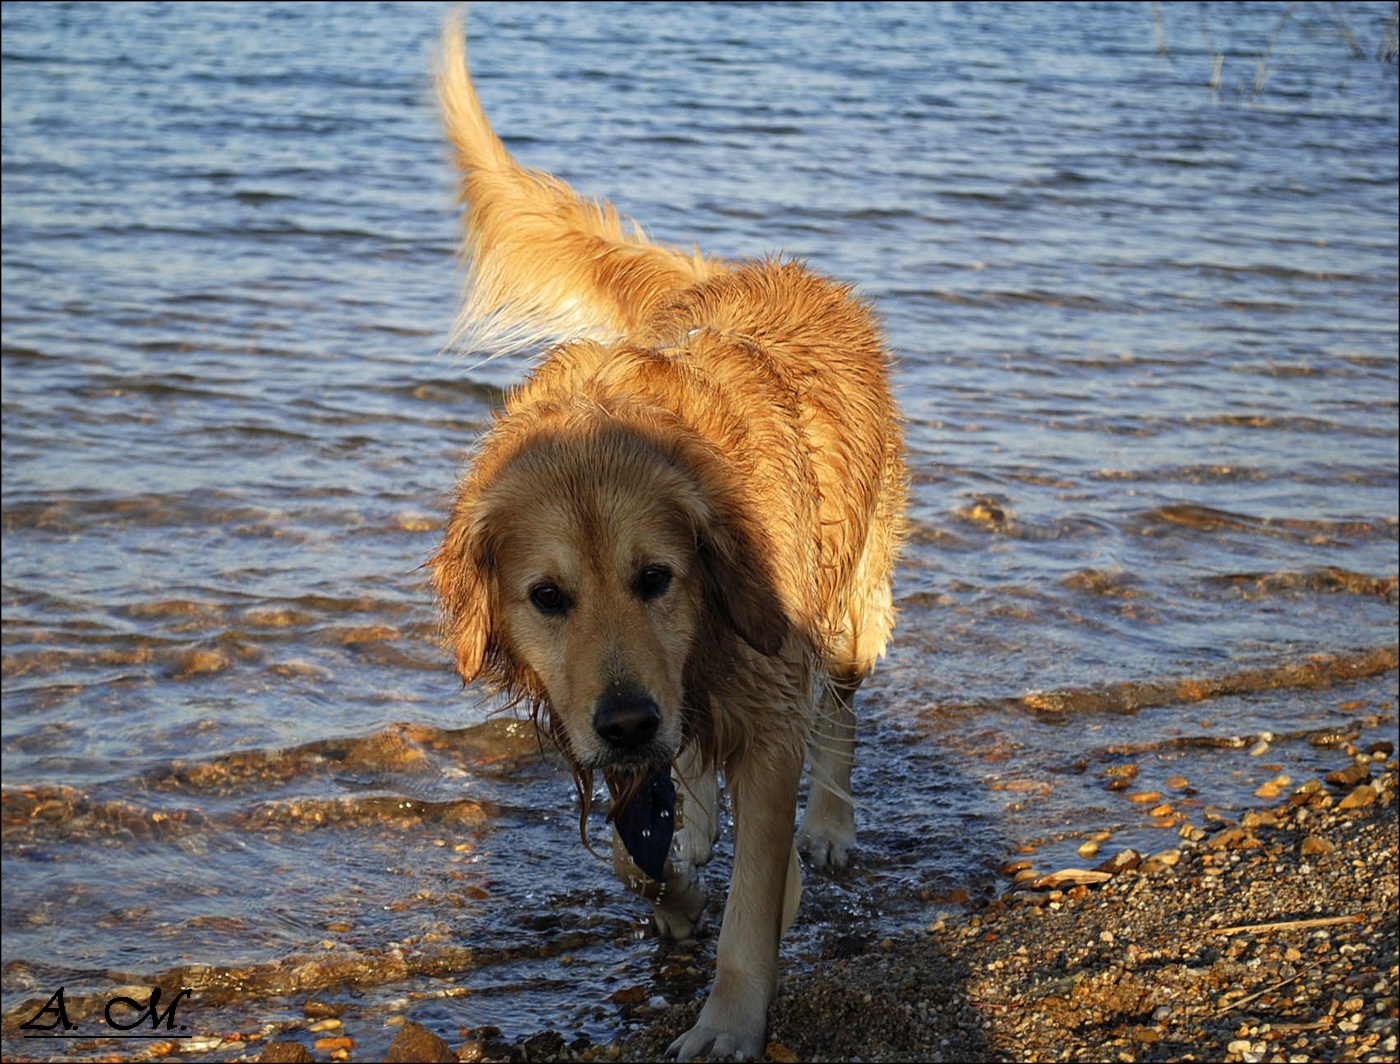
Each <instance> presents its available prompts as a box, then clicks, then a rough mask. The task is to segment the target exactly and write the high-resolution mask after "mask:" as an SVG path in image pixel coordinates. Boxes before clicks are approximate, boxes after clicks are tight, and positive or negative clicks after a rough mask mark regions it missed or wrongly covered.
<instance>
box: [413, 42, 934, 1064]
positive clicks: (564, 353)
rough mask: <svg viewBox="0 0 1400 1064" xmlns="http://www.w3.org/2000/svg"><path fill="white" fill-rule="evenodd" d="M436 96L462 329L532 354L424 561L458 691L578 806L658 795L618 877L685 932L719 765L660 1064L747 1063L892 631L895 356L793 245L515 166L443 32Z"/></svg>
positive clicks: (834, 828)
mask: <svg viewBox="0 0 1400 1064" xmlns="http://www.w3.org/2000/svg"><path fill="white" fill-rule="evenodd" d="M438 95H439V98H440V101H441V106H442V109H443V114H444V119H445V125H446V130H447V134H448V137H449V140H450V141H451V144H452V146H453V148H454V151H455V160H456V164H457V168H458V170H459V171H460V175H461V199H462V202H463V204H464V206H465V211H464V229H465V238H464V252H465V255H466V257H467V261H468V263H469V267H468V276H467V296H466V301H465V306H464V311H463V319H462V320H463V326H464V331H465V332H466V333H467V335H469V336H470V337H471V339H472V342H473V343H474V344H475V345H476V346H477V347H478V348H480V347H483V346H487V345H495V346H497V347H500V346H520V345H549V346H548V347H547V350H546V354H545V357H544V359H543V361H542V362H541V363H540V364H539V365H538V366H537V367H536V368H535V369H534V371H533V372H532V373H530V375H529V377H528V379H527V380H526V381H525V382H524V383H523V384H522V385H521V386H520V387H519V388H518V389H517V390H515V391H514V392H513V393H512V394H511V395H510V396H509V398H508V400H507V403H506V407H505V411H504V413H503V415H502V416H500V417H499V418H498V419H497V420H496V422H495V424H494V426H493V427H492V429H491V430H490V431H489V433H488V434H487V435H486V437H485V438H484V440H483V441H482V443H481V446H480V449H479V451H478V453H477V455H476V457H475V459H474V460H473V461H472V462H471V464H470V466H469V467H468V469H467V470H466V472H465V474H464V475H463V476H462V478H461V481H460V483H459V484H458V488H457V496H456V502H455V505H454V506H453V509H452V513H451V516H450V519H449V522H448V526H447V531H446V534H445V536H444V539H443V541H442V544H441V546H440V548H439V549H438V550H437V552H436V553H435V555H434V556H433V557H432V558H431V560H430V562H429V568H430V570H431V575H432V581H433V584H434V588H435V590H436V593H437V596H438V599H439V601H440V604H441V606H442V609H443V615H444V630H445V634H446V638H447V641H448V643H449V645H450V648H451V651H452V653H453V654H454V655H455V658H456V665H457V670H458V672H459V673H460V674H461V677H462V679H463V681H464V682H469V681H472V680H474V679H477V678H481V679H482V680H483V681H485V682H486V683H487V684H488V686H490V687H491V688H493V689H494V690H496V691H498V692H501V693H503V694H505V695H507V696H509V697H512V698H515V699H518V700H521V701H523V702H525V703H526V704H528V705H530V706H532V707H533V708H534V709H535V710H536V711H537V713H538V717H537V719H538V720H539V722H540V724H541V726H542V727H543V728H544V729H545V730H546V731H547V732H548V733H549V734H550V735H551V736H552V737H553V738H554V740H555V741H556V742H557V743H558V745H559V746H560V747H561V749H562V750H563V751H564V752H565V754H566V755H567V756H568V758H569V761H570V763H571V764H572V766H573V768H574V771H575V774H576V778H577V780H578V782H579V787H580V793H581V795H582V796H583V799H584V803H585V812H584V815H585V817H586V815H587V803H588V800H589V798H590V797H591V794H592V789H593V774H594V773H595V772H598V773H601V774H602V775H603V777H604V778H605V779H606V780H607V782H608V784H609V787H610V789H611V790H612V792H613V796H614V798H613V808H614V811H615V812H616V810H617V809H618V808H620V807H621V806H623V805H625V804H626V802H627V801H628V800H630V798H631V795H632V792H633V791H635V790H636V789H637V788H638V786H640V785H641V784H642V783H643V782H644V781H645V780H646V778H647V777H648V775H649V774H651V773H654V772H655V771H656V770H657V769H658V767H664V766H667V765H670V766H672V772H673V774H674V776H675V778H676V780H677V782H678V786H679V794H680V809H679V811H678V815H677V821H678V822H677V829H678V830H677V833H676V837H675V841H674V844H673V846H672V849H671V852H670V857H669V860H668V861H667V865H666V871H665V877H664V885H663V883H662V882H658V881H656V880H654V879H652V878H651V877H648V876H647V875H645V874H644V873H642V872H641V871H640V869H639V868H638V867H637V866H636V864H634V863H633V861H632V859H631V857H630V856H629V854H628V853H627V850H626V849H625V848H624V847H623V846H622V845H621V843H620V842H619V841H618V839H617V837H616V835H615V836H614V843H613V858H614V864H615V866H616V868H617V870H618V873H619V875H621V876H622V878H623V879H624V881H625V882H628V883H629V885H631V886H632V887H633V889H635V890H638V891H639V892H640V893H642V894H643V895H644V896H646V897H648V898H649V899H650V900H651V901H652V903H653V906H654V917H655V923H656V926H657V929H658V930H659V932H660V933H661V934H662V935H665V936H668V937H672V938H678V939H684V938H687V937H689V936H690V935H691V934H692V933H693V931H694V928H695V926H696V923H697V921H698V919H699V917H700V912H701V909H702V908H703V906H704V902H705V892H704V887H703V885H702V884H701V881H700V877H699V874H698V872H697V871H696V869H697V868H698V867H699V866H700V865H703V864H704V863H705V862H706V861H707V860H708V859H709V856H710V852H711V848H712V846H713V844H714V842H715V840H716V834H717V830H718V824H719V818H718V811H717V808H716V802H717V783H716V772H722V773H723V776H724V780H725V785H726V787H727V789H728V792H729V795H730V800H731V802H732V806H733V815H734V821H735V856H734V871H733V875H732V881H731V884H730V890H729V896H728V901H727V904H726V906H725V910H724V917H723V921H722V925H721V930H720V937H719V945H718V952H717V961H716V977H715V982H714V986H713V988H712V990H711V993H710V995H709V997H708V999H707V1000H706V1003H705V1005H704V1008H703V1010H702V1011H701V1013H700V1016H699V1019H698V1022H697V1023H696V1025H695V1027H694V1028H692V1029H691V1030H690V1031H689V1032H687V1033H686V1034H684V1035H683V1036H682V1037H681V1038H679V1039H678V1040H677V1041H676V1042H675V1043H674V1044H673V1045H672V1046H671V1055H673V1056H680V1057H682V1058H686V1059H688V1058H691V1057H695V1056H733V1055H734V1054H736V1053H738V1054H742V1055H746V1056H749V1057H757V1056H759V1055H761V1053H762V1051H763V1047H764V1044H765V1043H764V1035H765V1030H766V1022H767V1008H768V1004H769V1003H770V1001H771V999H772V996H773V993H774V991H775V989H776V985H777V977H778V949H779V940H780V938H781V936H782V933H783V931H784V930H785V928H786V926H787V924H788V922H789V921H790V920H791V918H792V916H793V913H794V912H795V910H796V903H797V899H798V896H799V892H800V878H799V875H800V874H799V864H798V859H797V851H796V849H795V847H794V840H793V828H794V823H795V818H796V807H797V799H798V788H799V782H800V777H801V772H802V767H803V764H804V760H805V759H806V757H807V756H808V754H809V753H810V758H811V774H810V777H811V786H810V793H809V798H808V802H807V807H806V810H805V813H804V816H803V820H802V824H801V827H800V829H799V830H798V833H797V841H798V843H800V845H801V846H802V848H803V849H804V850H805V851H806V853H807V855H808V861H809V863H810V864H811V865H812V866H815V867H827V868H834V869H839V868H842V867H843V866H844V865H845V864H846V862H847V858H848V853H849V850H850V847H851V845H852V843H853V842H854V839H855V822H854V815H853V810H852V805H851V796H850V776H851V763H852V757H853V748H854V737H855V717H854V713H853V710H852V699H853V697H854V695H855V692H856V689H857V688H858V687H859V685H860V683H861V681H862V680H863V679H864V678H865V677H866V676H867V675H868V674H869V672H870V671H871V669H872V668H873V667H874V665H875V663H876V661H877V659H878V658H879V657H880V656H881V655H882V654H883V653H884V650H885V646H886V642H887V640H888V638H889V635H890V631H891V628H892V626H893V624H894V609H893V603H892V598H891V574H892V569H893V565H894V559H895V553H896V550H897V548H898V544H899V542H900V538H901V533H902V527H903V518H902V514H903V510H904V500H905V492H906V482H905V481H906V477H905V470H904V465H903V460H902V448H901V434H900V422H899V418H898V414H897V411H896V407H895V404H894V401H893V399H892V396H891V392H890V386H889V379H888V378H889V358H888V355H887V353H886V351H885V348H884V346H883V343H882V340H881V337H880V334H879V331H878V329H877V326H876V324H875V322H874V319H873V316H872V314H871V312H870V310H869V308H868V307H867V306H866V305H865V304H864V303H862V302H861V301H860V300H859V299H858V298H857V297H856V296H855V295H854V294H853V293H852V291H851V290H850V289H849V288H848V287H846V286H844V285H840V284H836V283H833V282H832V281H829V280H827V279H825V278H822V277H819V276H817V275H816V274H814V273H812V272H811V271H809V270H808V269H806V268H805V267H804V266H802V265H800V264H798V263H795V262H790V261H781V260H775V259H765V260H758V261H752V262H724V261H719V260H715V259H711V258H707V257H705V256H703V255H701V254H700V253H699V252H690V253H687V252H681V251H676V250H672V249H669V248H664V247H661V246H658V245H655V244H653V243H651V242H650V241H648V240H647V238H646V237H645V236H644V235H643V234H642V232H641V231H640V229H637V228H636V227H634V226H633V227H628V226H625V225H624V223H623V222H622V220H621V219H620V218H619V217H618V215H617V213H616V212H615V211H614V210H613V208H612V207H611V206H609V205H607V204H606V203H598V202H593V201H589V200H585V199H583V198H581V197H579V196H578V195H577V194H576V193H575V192H574V191H573V190H572V189H570V188H569V187H568V186H567V185H565V184H563V183H562V182H560V181H559V180H558V179H556V178H554V177H551V176H549V175H547V174H542V173H539V172H536V171H532V170H528V169H525V168H523V167H521V166H520V165H519V164H518V163H517V162H516V161H515V160H514V159H513V158H512V157H511V155H510V154H509V152H508V151H507V150H506V148H505V147H504V145H503V144H502V143H501V141H500V139H499V138H498V137H497V136H496V134H495V133H494V132H493V130H492V128H491V126H490V124H489V123H488V121H487V119H486V118H485V116H484V114H483V112H482V109H481V105H480V102H479V100H478V98H477V95H476V92H475V89H474V88H473V86H472V83H471V80H470V76H469V74H468V72H467V66H466V56H465V49H464V46H463V37H462V31H461V27H460V25H459V24H457V23H456V22H455V21H451V22H449V24H448V26H447V28H446V31H445V33H444V38H443V56H442V63H441V67H440V70H439V74H438Z"/></svg>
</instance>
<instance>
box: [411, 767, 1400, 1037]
mask: <svg viewBox="0 0 1400 1064" xmlns="http://www.w3.org/2000/svg"><path fill="white" fill-rule="evenodd" d="M1386 753H1388V752H1386ZM1396 792H1397V787H1396V772H1395V763H1394V759H1393V754H1392V755H1391V756H1390V757H1389V758H1386V757H1385V756H1384V754H1380V755H1378V756H1377V757H1376V759H1375V760H1374V761H1373V760H1372V759H1371V758H1369V757H1368V756H1367V755H1366V754H1364V753H1361V752H1357V757H1356V760H1355V762H1354V764H1353V766H1352V768H1351V769H1350V770H1347V771H1346V772H1337V773H1333V774H1332V775H1331V776H1329V777H1328V779H1327V780H1326V781H1323V780H1314V781H1310V782H1308V783H1305V784H1304V785H1303V786H1300V787H1296V788H1292V789H1290V791H1289V792H1288V793H1286V794H1283V795H1281V796H1280V799H1279V800H1278V801H1276V802H1270V803H1269V804H1267V805H1265V806H1263V807H1261V808H1260V809H1258V810H1255V811H1253V812H1250V813H1247V814H1245V815H1243V816H1241V817H1240V818H1239V819H1238V820H1229V819H1223V818H1221V819H1215V820H1212V821H1211V822H1210V823H1209V824H1208V825H1207V826H1206V827H1204V828H1201V827H1197V828H1194V829H1191V828H1188V829H1186V831H1185V836H1186V837H1183V838H1181V839H1180V840H1179V845H1178V846H1177V847H1176V848H1174V849H1172V850H1168V851H1164V852H1163V853H1160V854H1155V855H1148V856H1147V857H1145V858H1139V856H1138V855H1134V854H1132V853H1131V851H1129V852H1128V854H1126V855H1121V854H1120V855H1115V857H1113V858H1110V859H1109V861H1108V862H1105V863H1104V868H1105V870H1108V871H1109V873H1110V874H1109V875H1107V876H1104V875H1102V874H1088V875H1065V876H1062V877H1061V878H1060V879H1058V880H1055V879H1050V878H1049V877H1037V879H1036V880H1033V881H1032V880H1029V879H1027V880H1026V881H1025V882H1024V883H1023V884H1022V886H1021V887H1019V888H1018V889H1016V890H1012V891H1010V892H1008V893H1006V894H1004V895H1003V896H1002V897H1001V898H999V899H997V900H995V901H992V902H991V903H989V904H985V905H982V906H980V907H977V908H974V909H971V910H970V911H966V912H961V913H958V914H956V915H954V916H945V917H940V918H937V919H935V920H934V921H933V922H932V923H931V924H930V926H928V927H927V928H925V929H924V930H922V931H920V932H919V933H917V934H910V935H906V936H901V937H898V938H892V939H887V940H885V941H884V942H881V943H878V944H877V945H875V946H874V947H872V948H871V949H870V950H868V951H867V952H864V953H861V954H858V955H856V956H852V957H847V958H843V959H839V960H834V961H832V962H830V963H829V964H828V965H826V966H823V967H819V969H818V970H816V971H811V972H805V973H801V974H794V975H790V976H788V977H786V978H785V979H784V980H783V982H782V985H781V988H780V991H779V994H778V998H777V1000H776V1002H775V1003H774V1006H773V1008H772V1011H771V1013H770V1032H769V1034H770V1039H771V1041H770V1044H769V1046H768V1051H767V1056H766V1059H769V1060H775V1061H794V1060H803V1061H807V1060H810V1061H910V1060H928V1061H954V1060H957V1061H966V1060H996V1061H1003V1060H1004V1061H1021V1060H1047V1061H1048V1060H1082V1061H1115V1060H1116V1061H1174V1060H1182V1061H1249V1062H1253V1061H1324V1060H1325V1061H1393V1060H1396V1059H1397V1044H1396V1038H1397V996H1396V995H1397V986H1400V970H1397V964H1398V963H1400V962H1398V961H1397V918H1396V912H1397V893H1400V864H1397V805H1396ZM1139 860H1140V863H1138V862H1139ZM1081 871H1083V872H1089V873H1093V872H1094V869H1093V868H1087V869H1084V870H1081ZM1076 879H1079V880H1083V881H1084V882H1080V883H1078V884H1077V885H1071V884H1073V883H1074V880H1076ZM1057 883H1058V884H1059V885H1056V884H1057ZM698 1009H699V1003H698V1002H695V1003H692V1004H689V1005H685V1006H676V1007H671V1008H666V1009H660V1010H658V1011H656V1012H655V1013H651V1014H648V1015H646V1026H645V1027H643V1028H642V1029H640V1030H638V1031H636V1032H635V1033H633V1034H632V1035H631V1036H630V1037H628V1038H627V1039H625V1040H624V1041H621V1042H618V1043H614V1044H611V1045H597V1044H592V1043H588V1042H586V1041H576V1042H573V1043H567V1042H566V1041H565V1039H564V1037H563V1036H561V1035H560V1034H558V1033H557V1032H544V1033H542V1034H539V1035H536V1036H534V1037H533V1038H530V1039H527V1040H523V1041H521V1042H518V1043H516V1044H514V1045H506V1044H504V1043H502V1042H499V1041H493V1040H491V1039H490V1038H489V1037H488V1038H486V1039H485V1040H484V1041H480V1042H472V1041H468V1042H467V1043H465V1044H463V1045H461V1046H458V1047H456V1048H455V1049H454V1050H452V1051H451V1052H452V1056H451V1057H448V1058H446V1059H457V1060H517V1061H519V1060H531V1061H540V1060H606V1061H611V1060H622V1061H645V1060H658V1059H660V1058H661V1057H662V1055H663V1054H664V1052H665V1049H666V1046H667V1045H668V1044H669V1042H670V1041H671V1039H672V1038H674V1037H675V1036H676V1035H677V1034H679V1033H680V1032H681V1031H683V1030H684V1029H685V1028H686V1027H687V1026H688V1025H689V1024H690V1023H691V1022H692V1021H693V1019H694V1017H695V1014H696V1013H697V1011H698ZM639 1011H640V1012H641V1013H644V1014H645V1013H646V1009H645V1007H643V1008H642V1009H641V1010H639ZM411 1026H412V1027H416V1025H411ZM409 1033H410V1032H408V1031H406V1032H404V1035H405V1036H408V1035H409ZM413 1033H414V1034H418V1033H421V1034H423V1035H427V1034H428V1032H426V1031H422V1029H421V1028H418V1029H417V1031H416V1032H413ZM428 1037H429V1038H432V1037H433V1036H431V1035H429V1036H428ZM404 1048H407V1047H404ZM441 1048H442V1049H443V1050H447V1049H448V1047H447V1046H446V1045H445V1044H442V1046H441ZM419 1052H420V1053H421V1052H422V1050H421V1049H420V1050H419ZM405 1059H407V1058H405ZM417 1059H423V1058H422V1057H421V1056H420V1057H418V1058H417Z"/></svg>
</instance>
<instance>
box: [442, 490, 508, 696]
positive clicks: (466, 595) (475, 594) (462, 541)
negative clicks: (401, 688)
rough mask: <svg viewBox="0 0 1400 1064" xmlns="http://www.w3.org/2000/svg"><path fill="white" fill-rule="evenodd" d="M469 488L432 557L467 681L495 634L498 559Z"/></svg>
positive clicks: (447, 630)
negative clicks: (494, 589)
mask: <svg viewBox="0 0 1400 1064" xmlns="http://www.w3.org/2000/svg"><path fill="white" fill-rule="evenodd" d="M474 509H475V507H473V506H471V505H470V504H469V500H468V498H467V497H466V493H465V492H464V494H463V496H462V497H461V498H459V499H458V501H457V506H456V507H455V508H454V510H453V514H452V519H451V521H450V522H449V523H448V526H447V535H446V536H444V537H443V541H442V546H441V547H439V548H438V551H437V553H436V554H434V555H433V557H432V558H431V559H430V560H429V562H428V568H429V569H431V570H432V574H433V588H434V589H435V590H436V591H437V597H438V602H439V604H440V605H441V606H442V610H443V614H444V618H443V629H444V633H445V635H446V637H447V642H448V643H449V644H450V645H451V647H452V650H453V653H454V654H455V656H456V660H457V672H458V673H460V674H461V677H462V682H463V683H470V682H471V681H472V680H474V679H476V677H477V675H478V674H479V673H480V672H481V670H482V666H483V665H484V663H485V661H486V656H487V652H488V649H489V647H490V644H491V637H492V627H493V625H492V612H493V611H492V598H493V595H492V593H491V581H492V580H493V579H494V577H493V574H492V563H491V556H490V552H489V550H488V549H487V545H486V543H485V542H484V538H483V536H482V531H481V528H480V521H479V520H478V518H477V515H476V514H475V513H474V512H473V511H474Z"/></svg>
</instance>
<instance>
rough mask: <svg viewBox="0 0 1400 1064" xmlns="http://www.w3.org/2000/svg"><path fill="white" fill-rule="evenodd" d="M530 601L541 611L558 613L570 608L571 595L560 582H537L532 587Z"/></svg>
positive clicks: (552, 613)
mask: <svg viewBox="0 0 1400 1064" xmlns="http://www.w3.org/2000/svg"><path fill="white" fill-rule="evenodd" d="M530 603H531V604H532V605H533V606H534V607H535V609H537V610H539V611H540V612H541V613H548V614H551V615H557V614H561V613H564V612H565V611H566V610H567V609H568V608H569V597H568V596H567V595H565V594H564V592H562V591H560V590H559V585H558V584H536V585H535V586H534V587H532V588H531V589H530Z"/></svg>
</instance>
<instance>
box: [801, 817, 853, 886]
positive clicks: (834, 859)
mask: <svg viewBox="0 0 1400 1064" xmlns="http://www.w3.org/2000/svg"><path fill="white" fill-rule="evenodd" d="M855 842H856V829H855V825H854V824H853V823H849V822H847V823H841V822H840V818H825V817H814V816H811V815H808V816H806V817H803V819H802V828H801V830H799V831H798V833H797V846H798V849H800V850H801V851H802V852H803V853H805V854H806V855H807V861H808V863H809V864H811V866H812V867H813V868H827V869H830V870H831V871H833V872H839V871H841V870H842V869H843V868H845V867H846V865H847V864H849V863H850V859H851V847H852V846H854V845H855Z"/></svg>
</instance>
